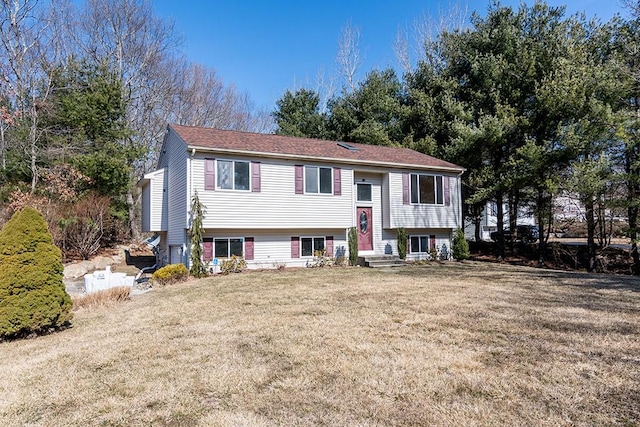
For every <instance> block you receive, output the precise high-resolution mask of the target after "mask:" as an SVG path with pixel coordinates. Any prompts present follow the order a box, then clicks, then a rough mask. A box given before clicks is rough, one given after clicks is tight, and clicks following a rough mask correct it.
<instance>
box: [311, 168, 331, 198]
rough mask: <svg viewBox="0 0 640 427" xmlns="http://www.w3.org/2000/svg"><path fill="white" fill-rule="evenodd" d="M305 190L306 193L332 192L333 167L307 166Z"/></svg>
mask: <svg viewBox="0 0 640 427" xmlns="http://www.w3.org/2000/svg"><path fill="white" fill-rule="evenodd" d="M304 191H305V193H320V194H332V193H333V176H332V170H331V168H323V167H318V166H305V167H304Z"/></svg>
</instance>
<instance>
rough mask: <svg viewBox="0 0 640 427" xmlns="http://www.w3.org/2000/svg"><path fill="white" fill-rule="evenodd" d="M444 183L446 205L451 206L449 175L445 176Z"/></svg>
mask: <svg viewBox="0 0 640 427" xmlns="http://www.w3.org/2000/svg"><path fill="white" fill-rule="evenodd" d="M442 185H443V186H444V205H445V206H449V205H451V190H450V189H449V177H448V176H445V177H444V183H443V184H442Z"/></svg>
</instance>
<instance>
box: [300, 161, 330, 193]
mask: <svg viewBox="0 0 640 427" xmlns="http://www.w3.org/2000/svg"><path fill="white" fill-rule="evenodd" d="M307 168H316V170H317V173H316V178H317V179H318V191H317V192H316V193H312V192H309V191H307ZM320 169H329V170H330V171H331V180H330V182H331V192H330V193H321V192H320ZM302 177H303V182H302V185H303V187H302V189H303V190H304V194H312V195H319V196H333V182H334V181H333V167H332V166H315V165H304V168H302Z"/></svg>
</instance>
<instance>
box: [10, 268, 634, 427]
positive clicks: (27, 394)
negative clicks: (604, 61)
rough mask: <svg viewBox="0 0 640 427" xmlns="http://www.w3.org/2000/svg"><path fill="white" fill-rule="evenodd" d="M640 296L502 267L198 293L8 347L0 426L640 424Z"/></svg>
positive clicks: (336, 274)
mask: <svg viewBox="0 0 640 427" xmlns="http://www.w3.org/2000/svg"><path fill="white" fill-rule="evenodd" d="M639 332H640V281H639V280H638V279H636V278H633V277H619V276H588V275H586V274H576V273H564V272H554V271H549V270H537V269H528V268H520V267H512V266H504V265H497V264H479V263H472V262H469V263H462V264H458V263H446V264H442V265H440V264H431V265H427V266H422V267H407V268H403V269H400V270H394V272H384V271H375V270H372V269H364V268H352V269H340V268H335V269H322V270H320V269H296V270H294V269H290V270H284V271H268V272H251V273H242V274H236V275H230V276H226V277H222V276H219V277H214V278H210V279H204V280H199V281H195V280H194V281H190V282H187V283H183V284H180V285H174V286H171V287H166V288H157V289H154V290H153V291H152V292H150V293H147V294H144V295H139V296H134V297H132V299H131V300H129V301H125V302H123V303H120V304H117V305H114V306H108V307H98V308H95V309H92V310H86V309H85V310H79V311H77V312H76V314H75V319H74V325H73V328H71V329H69V330H66V331H63V332H60V333H56V334H54V335H50V336H45V337H39V338H37V339H32V340H26V341H16V342H5V343H1V344H0V355H1V357H0V371H1V372H2V375H0V425H3V426H4V425H6V426H22V425H33V426H94V425H96V426H119V425H122V426H130V425H133V426H136V425H153V426H155V425H158V426H190V425H203V426H210V425H212V426H215V425H222V426H272V425H273V426H275V425H288V426H289V425H291V426H296V425H298V426H302V425H325V426H416V425H438V426H459V425H467V426H469V425H482V426H485V425H489V426H491V425H495V426H503V425H511V426H515V425H518V426H527V425H528V426H563V425H567V426H569V425H572V426H573V425H598V426H599V425H621V426H634V425H640V333H639Z"/></svg>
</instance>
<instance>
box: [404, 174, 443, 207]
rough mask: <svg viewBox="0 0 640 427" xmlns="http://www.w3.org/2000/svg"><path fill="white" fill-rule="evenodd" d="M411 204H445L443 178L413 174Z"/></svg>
mask: <svg viewBox="0 0 640 427" xmlns="http://www.w3.org/2000/svg"><path fill="white" fill-rule="evenodd" d="M411 203H415V204H428V205H442V204H444V188H443V183H442V176H437V175H436V176H434V175H422V174H411Z"/></svg>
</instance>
